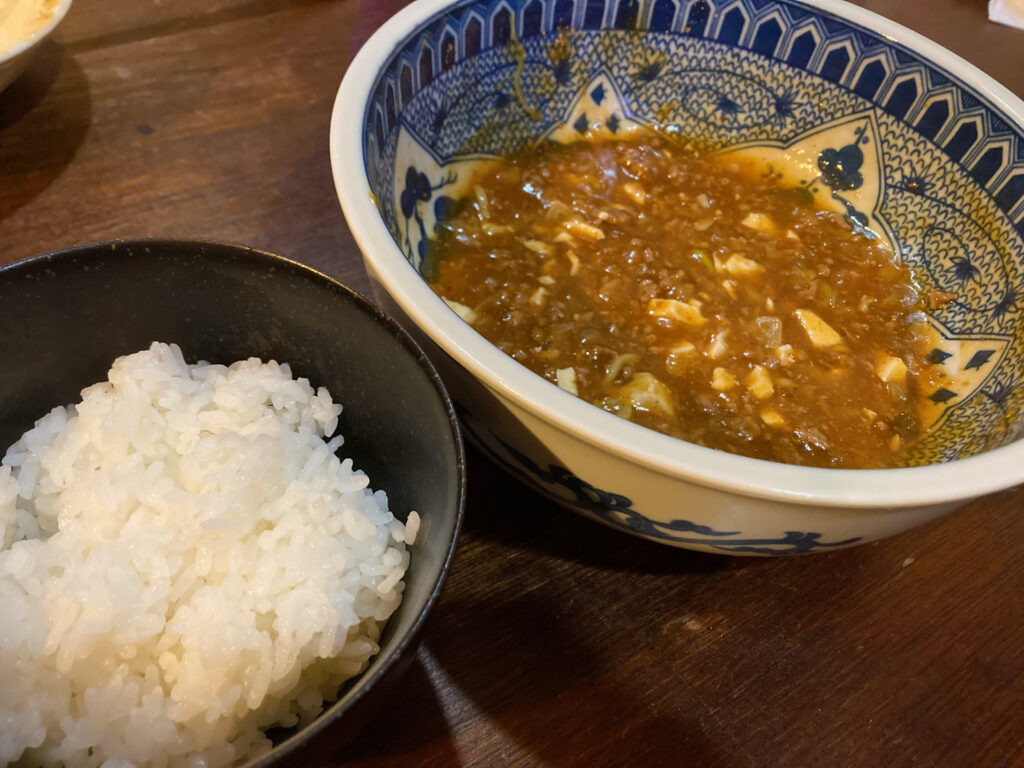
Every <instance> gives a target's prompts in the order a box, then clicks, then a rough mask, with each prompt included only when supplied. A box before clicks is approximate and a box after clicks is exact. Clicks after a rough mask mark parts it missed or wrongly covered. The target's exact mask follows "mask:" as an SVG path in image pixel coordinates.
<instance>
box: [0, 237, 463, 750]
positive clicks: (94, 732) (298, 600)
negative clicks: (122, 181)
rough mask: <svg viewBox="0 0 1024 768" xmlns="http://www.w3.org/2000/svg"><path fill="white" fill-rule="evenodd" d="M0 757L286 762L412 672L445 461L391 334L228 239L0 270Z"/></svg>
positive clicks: (449, 546) (445, 435) (439, 409)
mask: <svg viewBox="0 0 1024 768" xmlns="http://www.w3.org/2000/svg"><path fill="white" fill-rule="evenodd" d="M0 318H2V327H3V328H4V330H5V333H4V334H3V335H2V336H0V356H2V359H3V360H4V361H5V364H4V366H3V367H2V369H0V456H2V460H0V725H2V727H0V765H6V764H13V765H25V766H28V765H31V766H50V765H53V766H59V765H63V766H67V767H68V768H76V767H77V766H88V767H89V768H93V767H95V766H104V767H105V768H127V766H140V767H141V766H189V767H190V768H200V766H202V767H203V768H214V767H215V766H237V765H260V766H268V765H285V764H287V765H310V764H315V763H318V762H325V761H328V760H331V759H333V758H335V757H336V756H337V755H338V754H339V753H340V754H342V755H343V750H344V746H345V744H346V743H348V741H349V740H351V739H352V738H353V737H355V736H356V734H357V732H358V730H359V728H360V727H361V726H362V725H363V724H365V722H366V721H367V719H369V718H371V717H375V716H383V715H380V714H378V708H379V706H380V705H381V703H382V702H383V701H384V700H385V699H386V697H387V696H388V695H389V694H388V689H389V688H391V687H392V686H393V684H394V683H395V682H396V681H397V679H398V678H399V676H400V673H401V671H402V670H403V669H404V667H405V665H406V664H407V663H408V662H409V660H410V659H411V656H412V651H413V650H414V648H415V642H416V639H417V636H418V633H419V631H420V629H421V627H422V625H423V623H424V621H425V620H426V618H427V615H428V614H429V612H430V610H431V608H432V606H433V604H434V602H435V601H436V599H437V597H438V595H439V593H440V590H441V587H442V585H443V582H444V580H445V577H446V575H447V572H448V568H449V566H450V564H451V560H452V557H453V554H454V550H455V543H456V539H457V536H458V531H459V525H460V521H461V516H462V506H463V496H464V486H465V479H464V472H465V469H464V461H463V454H462V443H461V439H460V437H459V433H458V429H457V426H456V421H455V415H454V412H453V410H452V406H451V403H450V401H449V399H448V396H447V394H446V393H445V390H444V388H443V386H442V385H441V383H440V380H439V379H438V377H437V374H436V372H435V371H434V369H433V368H432V367H431V365H430V363H429V362H428V361H427V359H426V358H425V357H424V356H423V354H422V352H421V351H420V350H419V348H418V347H417V346H416V345H415V343H414V342H413V341H412V340H411V339H410V338H409V337H408V336H407V335H406V334H405V332H403V331H402V330H401V329H400V328H399V327H398V326H397V325H396V324H395V323H394V322H392V321H391V320H390V319H389V318H388V317H387V316H385V315H384V314H383V313H382V312H381V311H380V310H379V309H377V308H376V307H375V306H373V305H372V304H370V303H369V302H368V301H367V300H365V299H363V298H362V297H361V296H359V295H358V294H356V293H354V292H352V291H351V290H349V289H347V288H345V287H344V286H342V285H340V284H339V283H337V282H335V281H334V280H332V279H330V278H328V277H326V276H324V275H322V274H320V273H318V272H315V271H314V270H312V269H309V268H308V267H305V266H302V265H300V264H298V263H295V262H292V261H289V260H287V259H285V258H282V257H280V256H275V255H272V254H268V253H264V252H260V251H256V250H253V249H250V248H246V247H243V246H235V245H226V244H219V243H206V242H194V241H179V240H141V241H115V242H107V243H98V244H91V245H85V246H79V247H76V248H71V249H67V250H63V251H57V252H53V253H50V254H45V255H43V256H38V257H35V258H32V259H27V260H24V261H21V262H18V263H15V264H13V265H10V266H7V267H3V268H0Z"/></svg>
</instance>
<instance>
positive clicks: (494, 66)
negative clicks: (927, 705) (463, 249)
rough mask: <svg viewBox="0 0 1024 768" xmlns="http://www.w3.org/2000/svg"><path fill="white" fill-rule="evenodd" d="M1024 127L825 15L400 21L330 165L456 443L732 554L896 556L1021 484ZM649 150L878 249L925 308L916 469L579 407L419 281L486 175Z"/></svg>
mask: <svg viewBox="0 0 1024 768" xmlns="http://www.w3.org/2000/svg"><path fill="white" fill-rule="evenodd" d="M1022 115H1024V105H1022V103H1021V101H1020V100H1019V99H1017V98H1016V97H1014V96H1013V95H1012V94H1011V93H1009V92H1008V91H1007V90H1006V89H1005V88H1003V87H1002V86H1000V85H998V84H997V83H995V82H994V81H992V80H991V79H990V78H988V77H987V76H985V75H983V74H982V73H981V72H979V71H978V70H977V69H975V68H973V67H972V66H970V65H968V64H967V63H965V62H964V61H962V60H961V59H959V58H957V57H956V56H954V55H953V54H951V53H949V52H948V51H946V50H944V49H942V48H940V47H939V46H937V45H935V44H934V43H931V42H929V41H928V40H926V39H924V38H922V37H920V36H919V35H916V34H914V33H912V32H910V31H908V30H906V29H904V28H902V27H900V26H898V25H896V24H893V23H891V22H888V21H886V20H884V19H882V18H880V17H878V16H875V15H873V14H871V13H868V12H866V11H863V10H860V9H858V8H855V7H852V6H849V5H848V4H846V3H836V2H824V1H822V2H815V3H806V2H785V1H780V2H770V1H766V0H720V1H718V0H715V1H711V0H651V1H647V2H644V1H642V0H575V1H574V0H512V1H511V2H510V1H509V0H503V1H502V2H494V1H492V2H482V1H480V2H457V3H450V2H436V1H435V0H421V2H417V3H414V4H413V5H412V6H410V7H409V8H407V9H406V10H405V11H403V12H402V13H400V14H398V15H397V16H396V17H395V18H394V19H392V20H391V21H390V22H389V23H388V24H386V25H385V26H384V27H383V28H382V29H381V30H380V32H378V34H377V36H375V37H374V38H373V39H372V40H371V42H370V43H368V44H367V45H366V47H365V48H364V50H363V51H362V52H361V53H360V55H359V57H358V58H357V59H356V61H355V63H354V64H353V65H352V67H351V68H350V70H349V72H348V74H347V75H346V78H345V82H344V83H343V85H342V88H341V90H340V92H339V95H338V100H337V103H336V107H335V114H334V120H333V124H332V139H331V140H332V161H333V164H334V171H335V177H336V180H337V186H338V191H339V197H340V199H341V202H342V206H343V208H344V211H345V214H346V217H347V219H348V221H349V224H350V226H351V227H352V230H353V232H354V234H355V236H356V239H357V240H358V242H359V245H360V247H361V249H362V251H363V254H364V258H365V263H366V267H367V271H368V272H369V274H370V276H371V279H372V281H373V282H374V285H375V291H376V293H377V297H378V299H379V300H380V301H381V302H383V303H384V304H385V305H387V306H388V307H390V308H391V309H393V311H394V312H395V313H396V314H397V315H399V316H400V317H402V318H403V319H404V321H405V322H406V324H407V325H409V326H410V327H411V328H413V329H415V330H416V332H417V333H419V334H420V337H421V338H425V339H429V340H430V344H429V346H430V348H431V351H432V354H433V356H434V358H435V360H436V361H437V363H438V365H439V366H440V367H441V369H442V373H443V374H444V375H445V378H446V381H447V382H448V383H449V385H450V388H451V389H452V391H453V394H454V396H455V398H456V399H457V401H458V403H459V407H460V409H461V413H460V415H461V418H462V421H463V424H464V426H465V431H466V433H467V435H468V436H469V438H470V439H471V440H472V441H473V442H474V443H476V444H477V445H478V446H479V447H480V448H482V449H483V450H484V451H485V452H486V453H487V454H488V455H489V456H490V457H491V458H493V459H494V460H495V461H496V462H498V463H499V464H500V465H502V466H503V467H505V468H506V469H507V470H508V471H509V472H510V473H512V474H513V475H514V476H516V477H517V478H519V479H521V480H522V481H523V482H525V483H528V484H529V485H531V486H532V487H534V488H536V489H537V490H538V491H540V492H541V493H543V494H545V495H546V496H548V497H550V498H552V499H555V500H556V501H558V502H559V503H561V504H563V505H564V506H566V507H569V508H571V509H573V510H575V511H577V512H581V513H583V514H585V515H587V516H589V517H592V518H594V519H596V520H599V521H601V522H603V523H605V524H608V525H611V526H614V527H617V528H619V529H621V530H624V531H628V532H630V533H633V534H638V535H641V536H645V537H647V538H650V539H654V540H657V541H661V542H665V543H667V544H672V545H676V546H681V547H687V548H692V549H700V550H706V551H713V552H726V553H736V554H784V553H793V552H812V551H824V550H829V549H833V548H836V547H843V546H849V545H853V544H857V543H862V542H866V541H870V540H873V539H877V538H880V537H883V536H887V535H890V534H893V533H896V532H899V531H902V530H905V529H907V528H909V527H911V526H914V525H917V524H919V523H922V522H924V521H926V520H928V519H931V518H933V517H935V516H937V515H939V514H941V513H943V512H946V511H948V510H950V509H953V508H955V507H957V506H959V505H961V504H963V503H965V502H966V501H968V500H969V499H971V498H975V497H977V496H979V495H982V494H984V493H988V492H991V491H994V490H997V489H1000V488H1005V487H1008V486H1012V485H1014V484H1017V483H1019V482H1021V481H1022V480H1024V442H1022V441H1021V439H1020V438H1021V436H1022V434H1024V416H1022V413H1021V408H1022V402H1024V385H1022V383H1021V381H1022V378H1024V354H1022V353H1024V323H1022V321H1021V320H1022V317H1021V315H1022V310H1024V276H1022V270H1024V127H1022V126H1024V117H1022ZM651 128H657V129H658V130H661V131H662V132H663V133H667V134H670V135H671V134H676V135H679V136H685V137H690V138H692V139H694V140H696V141H698V142H699V143H700V144H702V145H703V146H705V147H707V149H708V150H709V151H715V152H721V153H742V154H743V155H744V156H745V157H747V158H751V157H753V158H756V159H757V161H758V162H760V163H762V164H763V165H764V166H765V167H766V168H767V167H772V168H775V169H778V170H779V172H780V173H783V175H785V176H787V177H788V183H791V184H800V185H803V186H804V187H805V188H807V189H808V190H810V191H811V192H812V193H813V194H814V195H815V197H816V199H817V201H818V202H819V203H820V204H821V205H823V206H825V207H827V208H831V209H833V210H835V211H838V212H839V213H841V214H842V215H844V216H846V217H847V218H848V220H849V221H851V222H852V223H855V224H856V225H858V226H863V227H865V228H868V229H870V230H872V231H873V232H875V233H877V234H878V235H879V236H880V237H882V238H884V240H885V241H887V243H888V244H889V245H890V246H891V248H892V251H893V253H894V254H895V258H896V260H897V261H899V262H901V263H903V264H906V265H909V266H910V267H912V268H913V271H914V274H915V276H916V279H917V280H918V282H919V283H920V284H921V287H922V290H923V291H925V292H927V291H929V290H938V291H944V292H949V293H952V294H955V295H956V299H955V300H954V301H952V302H950V303H949V304H948V305H946V306H944V307H942V308H941V309H936V310H934V311H931V312H930V314H929V317H928V321H929V327H930V335H931V344H930V346H931V349H930V352H929V353H928V355H927V359H928V361H929V362H930V363H933V364H934V365H936V366H940V367H941V370H942V377H941V382H940V383H939V384H937V385H935V386H934V387H933V388H932V389H931V391H928V392H925V393H924V394H925V396H926V398H927V399H926V401H925V408H924V410H923V417H924V421H925V423H926V426H928V427H930V431H929V433H928V435H927V437H925V438H923V439H921V440H920V441H919V442H917V443H916V444H915V445H914V446H913V448H912V450H911V451H910V464H911V466H909V467H906V468H900V469H886V470H837V469H818V468H808V467H796V466H789V465H781V464H777V463H772V462H767V461H761V460H756V459H749V458H745V457H740V456H734V455H730V454H725V453H722V452H718V451H714V450H710V449H706V448H703V447H700V446H696V445H691V444H688V443H684V442H682V441H680V440H674V439H672V438H669V437H666V436H664V435H661V434H657V433H654V432H652V431H650V430H646V429H644V428H642V427H639V426H637V425H635V424H631V423H629V422H627V421H625V420H622V419H618V418H617V417H615V416H613V415H611V414H608V413H605V412H603V411H600V410H599V409H597V408H594V407H592V406H590V405H588V404H586V403H584V402H582V401H579V400H577V399H575V398H573V397H572V396H571V395H569V394H567V393H564V392H562V391H560V390H558V388H557V387H556V386H555V385H553V384H550V383H548V382H547V381H545V380H543V379H542V378H540V377H538V376H536V375H534V374H532V373H530V372H529V371H527V370H526V369H525V368H523V367H521V366H520V365H519V364H517V363H516V362H515V361H513V360H512V359H511V358H508V357H506V356H505V355H503V354H502V353H501V352H499V351H498V350H497V349H496V348H495V347H494V346H492V345H491V344H490V343H488V342H487V341H486V340H484V339H483V338H482V337H481V336H480V335H479V334H477V333H476V332H475V331H473V329H472V328H471V327H469V326H468V325H467V324H465V323H463V322H462V321H461V320H460V319H459V317H457V316H456V315H455V313H454V312H452V311H451V310H450V309H448V307H447V306H446V305H445V304H444V302H443V301H442V300H441V299H440V298H439V297H437V296H436V295H434V294H433V293H432V291H431V290H430V288H429V287H428V285H427V284H426V283H425V281H424V279H423V273H424V272H429V270H430V269H431V268H432V258H433V256H434V253H433V250H434V248H435V241H434V236H435V231H436V228H437V226H438V223H439V222H441V221H443V220H444V219H445V217H447V216H448V215H449V214H450V212H451V211H452V210H453V207H454V205H455V203H456V201H458V200H459V198H460V197H462V196H463V195H465V194H467V189H466V188H465V187H466V180H467V178H468V176H469V175H470V172H471V170H472V169H473V168H474V167H475V165H476V164H477V163H480V162H484V161H493V160H500V158H502V157H505V156H507V155H509V154H510V153H513V152H515V151H516V150H518V149H520V148H521V147H523V146H525V145H527V144H529V143H531V142H535V141H537V140H540V139H545V138H547V139H552V140H556V141H570V140H573V139H576V138H579V137H581V136H583V135H595V134H597V135H605V136H610V137H616V136H626V135H631V134H633V133H635V132H637V131H645V130H650V129H651Z"/></svg>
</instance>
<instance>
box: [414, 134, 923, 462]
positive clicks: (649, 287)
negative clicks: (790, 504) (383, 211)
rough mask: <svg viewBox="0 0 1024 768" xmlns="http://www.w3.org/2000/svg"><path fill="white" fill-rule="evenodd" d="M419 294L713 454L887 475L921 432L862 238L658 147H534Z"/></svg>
mask: <svg viewBox="0 0 1024 768" xmlns="http://www.w3.org/2000/svg"><path fill="white" fill-rule="evenodd" d="M471 188H472V189H473V190H474V193H473V194H472V195H470V196H469V197H467V198H466V199H465V200H464V203H463V204H462V206H461V207H460V208H459V209H458V210H457V211H456V214H455V215H454V216H453V217H452V218H450V219H448V220H447V221H445V222H442V223H441V224H440V225H439V231H440V236H439V240H438V243H437V254H438V255H437V256H436V261H435V263H434V277H435V279H434V280H433V282H432V285H433V288H434V290H435V291H436V292H437V293H438V294H440V295H441V296H443V297H444V298H445V299H446V300H448V301H449V303H450V304H451V305H452V306H453V307H454V308H455V309H456V310H457V311H459V312H460V314H462V315H463V317H464V319H466V320H467V321H468V322H469V323H471V325H472V326H473V327H474V328H475V329H476V330H477V331H479V332H480V333H481V334H483V335H484V336H485V337H486V338H487V339H489V340H490V341H491V342H493V343H494V344H496V345H497V346H498V347H499V348H500V349H501V350H502V351H503V352H505V353H506V354H508V355H511V356H512V357H513V358H515V359H516V360H518V361H519V362H521V363H523V364H524V365H526V366H527V367H529V368H530V369H532V370H533V371H535V372H536V373H538V374H540V375H541V376H544V377H545V378H547V379H549V380H550V381H552V382H554V383H557V384H558V385H559V386H561V387H562V388H563V389H566V390H568V391H570V392H572V393H574V394H577V395H578V396H579V397H581V398H583V399H585V400H587V401H589V402H591V403H593V404H594V405H596V406H598V407H600V408H604V409H605V410H607V411H611V412H612V413H615V414H617V415H619V416H621V417H622V418H625V419H629V420H631V421H633V422H636V423H638V424H642V425H644V426H646V427H649V428H651V429H655V430H658V431H660V432H664V433H666V434H668V435H672V436H674V437H678V438H681V439H683V440H688V441H691V442H694V443H699V444H700V445H704V446H708V447H711V448H718V449H721V450H724V451H729V452H732V453H737V454H742V455H744V456H752V457H756V458H762V459H770V460H773V461H780V462H787V463H792V464H804V465H812V466H822V467H845V468H876V467H890V466H899V465H901V464H902V463H903V461H904V460H903V455H904V453H905V449H906V446H907V445H908V443H910V442H911V441H913V440H914V439H915V438H916V437H917V436H918V435H919V434H920V432H921V424H920V420H919V417H918V397H919V395H918V392H919V387H918V378H919V377H921V376H924V375H927V371H928V366H927V365H926V364H925V362H924V361H923V358H922V351H923V350H924V349H925V348H926V347H925V340H924V334H925V323H924V321H925V319H924V315H923V314H922V312H921V311H920V309H921V301H920V298H919V296H918V293H917V290H916V289H915V286H914V284H913V282H912V279H911V275H910V274H909V272H908V270H906V269H904V268H901V267H899V266H897V265H896V264H895V263H894V261H893V259H892V254H891V252H890V251H889V250H888V249H887V247H886V246H884V245H883V244H882V242H881V241H880V240H879V239H877V238H873V237H872V236H871V235H870V233H867V234H865V233H862V232H858V231H856V230H855V228H853V227H851V225H850V223H849V222H848V221H847V220H846V219H845V218H844V216H843V215H841V214H838V213H834V212H830V211H824V210H821V209H819V208H817V207H815V205H814V201H813V196H812V195H811V194H810V193H809V192H808V191H807V190H806V189H804V188H801V187H797V188H786V187H785V186H783V185H781V184H780V183H779V182H778V181H777V180H775V179H773V178H769V177H767V176H764V175H757V174H755V173H753V172H751V171H750V170H748V169H745V168H742V167H740V166H738V165H736V164H734V163H732V162H730V161H729V160H727V159H723V158H722V157H717V156H713V155H706V154H705V155H702V154H697V153H694V152H692V151H690V150H687V149H686V148H684V147H683V146H681V145H677V144H675V143H672V142H669V141H668V140H665V139H662V138H660V137H657V136H652V137H645V138H644V140H643V141H615V142H578V143H574V144H570V145H557V144H550V143H549V144H545V145H543V146H539V147H534V148H530V149H528V150H526V151H524V152H523V153H521V154H519V155H518V156H516V157H513V158H511V160H510V161H509V162H508V163H507V164H506V165H503V166H501V167H499V168H497V169H494V168H489V169H487V170H486V171H485V172H482V173H480V174H478V176H477V178H475V179H473V182H472V184H471Z"/></svg>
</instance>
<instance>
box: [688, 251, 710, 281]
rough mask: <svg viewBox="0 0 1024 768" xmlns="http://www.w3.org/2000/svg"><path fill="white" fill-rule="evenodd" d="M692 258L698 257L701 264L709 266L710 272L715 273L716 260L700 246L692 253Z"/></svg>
mask: <svg viewBox="0 0 1024 768" xmlns="http://www.w3.org/2000/svg"><path fill="white" fill-rule="evenodd" d="M690 258H693V259H697V261H699V262H700V263H701V264H703V265H704V266H705V267H707V268H708V272H710V273H711V274H712V275H713V274H715V262H713V261H712V260H711V257H710V256H708V254H707V251H703V250H701V249H700V248H698V249H697V250H695V251H694V252H693V253H691V254H690Z"/></svg>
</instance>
